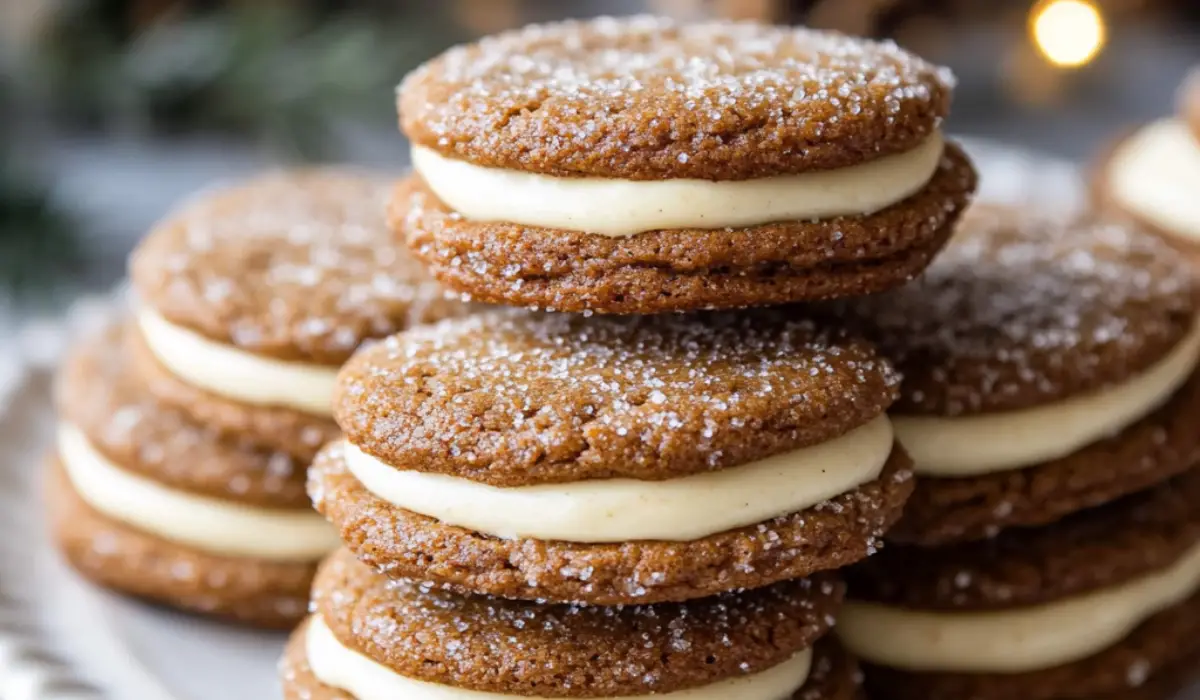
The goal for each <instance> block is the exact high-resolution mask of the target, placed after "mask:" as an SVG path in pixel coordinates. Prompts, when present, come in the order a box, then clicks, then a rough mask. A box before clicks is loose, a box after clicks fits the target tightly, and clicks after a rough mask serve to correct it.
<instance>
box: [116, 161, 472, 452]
mask: <svg viewBox="0 0 1200 700" xmlns="http://www.w3.org/2000/svg"><path fill="white" fill-rule="evenodd" d="M389 190H390V182H389V181H388V180H387V179H385V178H383V177H381V176H378V175H368V174H361V173H358V174H356V173H353V172H349V171H339V170H332V169H324V170H322V169H314V170H298V171H288V172H279V173H274V174H270V175H266V176H262V177H259V178H256V179H253V180H250V181H247V182H245V183H241V184H239V185H235V186H231V187H227V188H223V189H218V190H215V191H212V192H209V193H205V194H202V195H200V196H198V197H197V198H195V199H194V200H192V201H191V202H189V203H187V204H185V205H184V206H182V207H180V208H179V209H178V210H176V211H175V212H173V213H172V214H170V215H169V216H168V217H167V218H166V219H164V220H163V221H161V222H160V223H159V224H158V225H157V226H155V228H154V229H153V230H152V231H151V232H150V234H149V235H148V236H147V237H146V238H145V239H144V240H143V241H142V243H141V244H140V245H139V246H138V248H137V250H136V251H134V254H133V256H132V257H131V259H130V275H131V278H132V282H133V287H134V289H135V291H136V292H137V296H138V299H139V302H140V304H139V307H140V308H139V311H138V320H139V324H140V326H141V328H142V331H143V335H144V340H145V341H146V344H145V346H144V347H143V348H142V349H141V352H142V354H143V355H146V354H152V355H153V356H155V357H156V358H157V360H158V362H157V363H153V362H146V363H145V366H146V368H147V374H148V375H149V376H150V378H151V379H153V380H154V381H152V382H151V386H152V388H155V389H156V390H157V391H159V392H161V393H160V398H162V399H163V400H165V401H169V402H172V403H174V404H176V405H178V406H179V407H180V408H183V409H184V410H189V411H194V415H196V417H198V418H200V419H202V420H204V421H205V422H207V423H211V424H213V425H214V426H217V427H221V428H223V429H225V430H227V431H228V432H230V433H233V434H236V435H239V436H257V437H258V438H259V439H260V441H262V442H264V443H266V444H268V445H269V446H271V447H274V448H278V449H283V450H286V451H288V452H289V453H291V454H293V455H294V456H297V457H300V458H304V457H309V456H311V455H312V453H313V452H314V450H315V444H314V443H316V442H317V441H319V440H321V439H324V438H325V437H328V436H329V435H330V434H331V433H332V432H333V428H332V426H331V424H330V421H329V419H328V412H329V411H328V391H329V389H330V387H331V386H332V383H333V378H334V376H335V375H336V370H337V367H338V366H339V365H340V364H341V363H342V362H343V361H345V360H346V359H347V358H348V357H349V356H350V354H351V353H352V352H353V351H354V350H355V349H356V348H357V347H358V346H359V345H361V344H362V343H363V342H364V341H367V340H370V339H373V338H379V337H383V336H386V335H388V334H390V333H393V332H396V331H398V330H403V329H405V328H408V327H410V326H412V325H418V324H421V323H425V322H429V321H434V320H438V319H441V318H445V317H447V316H453V315H457V314H461V313H464V312H465V310H466V308H467V307H466V305H464V304H462V303H460V302H458V301H455V300H452V299H449V298H447V297H446V296H445V293H444V292H443V291H442V290H441V289H440V288H439V287H438V286H437V285H436V284H435V283H434V282H433V281H432V280H431V279H430V278H429V277H428V276H427V275H426V274H425V273H424V271H423V270H422V268H421V267H420V265H418V264H417V263H416V262H415V261H414V260H413V259H412V258H411V256H409V255H408V253H407V252H406V250H405V249H404V247H403V246H402V245H399V244H397V243H396V242H394V239H393V237H392V236H391V234H390V232H389V231H388V228H387V224H386V221H385V216H384V210H385V204H386V201H387V198H388V192H389ZM147 351H149V352H147ZM168 370H169V372H170V373H173V374H175V375H178V379H179V381H177V382H174V383H173V382H171V381H169V380H164V379H163V376H164V375H165V374H166V373H167V371H168ZM180 383H183V384H185V385H186V384H190V385H192V387H193V390H191V391H188V390H187V389H186V388H180V387H179V386H178V385H179V384H180ZM256 431H261V432H256Z"/></svg>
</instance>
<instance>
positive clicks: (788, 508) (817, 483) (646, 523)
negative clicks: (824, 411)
mask: <svg viewBox="0 0 1200 700" xmlns="http://www.w3.org/2000/svg"><path fill="white" fill-rule="evenodd" d="M893 442H894V438H893V434H892V426H891V423H890V422H889V421H888V419H887V417H886V416H879V417H878V418H876V419H875V420H873V421H871V422H870V423H867V424H866V425H864V426H861V427H859V428H856V429H855V430H852V431H850V432H849V433H846V434H845V435H842V436H841V437H838V438H836V439H834V440H830V441H828V442H825V443H822V444H819V445H814V446H812V447H807V448H804V449H801V450H796V451H793V452H788V453H786V454H781V455H777V456H774V457H770V458H767V459H764V460H761V461H758V462H754V463H751V464H746V465H743V466H739V467H732V468H729V469H722V470H720V471H715V472H707V473H703V474H695V475H692V476H686V477H681V478H678V479H669V480H666V481H638V480H634V479H597V480H591V481H580V482H572V483H565V484H538V485H534V486H518V487H513V488H500V487H496V486H489V485H487V484H481V483H479V482H476V481H471V480H468V479H463V478H460V477H454V476H447V475H444V474H428V473H422V472H415V471H404V470H400V469H396V468H395V467H391V466H389V465H387V464H385V463H383V462H381V461H379V460H377V459H375V458H374V457H372V456H370V455H368V454H366V453H365V452H363V451H361V450H359V449H358V448H357V447H354V446H353V445H349V444H348V445H347V446H346V464H347V467H348V468H349V470H350V471H351V473H353V474H354V476H355V477H357V478H358V480H359V481H360V482H362V484H363V486H364V487H366V488H367V490H369V491H371V492H372V493H373V494H375V495H376V496H378V497H379V498H382V499H383V500H385V501H388V502H389V503H392V504H394V505H396V506H399V507H401V508H404V509H405V510H410V511H413V512H415V513H421V514H422V515H427V516H429V517H431V518H437V519H438V520H440V521H441V522H443V523H447V524H450V525H457V526H459V527H464V528H468V529H471V530H474V531H476V532H480V533H484V534H488V535H492V536H495V537H504V538H525V537H529V538H534V539H540V540H564V541H569V542H627V541H631V540H669V541H675V542H683V541H689V540H696V539H700V538H702V537H706V536H708V535H711V534H715V533H718V532H724V531H725V530H730V529H733V528H736V527H742V526H745V525H752V524H754V523H761V522H764V521H766V520H770V519H771V518H774V517H777V516H780V515H785V514H788V513H795V512H798V511H801V510H804V509H806V508H809V507H811V506H814V505H816V504H818V503H820V502H822V501H825V500H827V499H829V498H832V497H834V496H837V495H839V494H842V493H845V492H847V491H850V490H851V489H854V488H855V487H857V486H859V485H861V484H865V483H867V482H869V481H873V480H875V479H876V478H878V476H879V473H880V472H881V471H882V470H883V466H884V464H885V463H886V462H887V460H888V456H889V455H890V454H891V452H892V445H893Z"/></svg>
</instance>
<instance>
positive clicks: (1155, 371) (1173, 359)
mask: <svg viewBox="0 0 1200 700" xmlns="http://www.w3.org/2000/svg"><path fill="white" fill-rule="evenodd" d="M1198 360H1200V321H1198V322H1197V325H1196V328H1194V329H1193V330H1192V331H1191V333H1189V334H1188V336H1187V337H1186V338H1184V339H1183V341H1182V342H1180V343H1179V345H1178V346H1177V347H1176V348H1174V349H1172V350H1171V352H1170V354H1168V355H1167V356H1166V357H1165V358H1163V359H1162V360H1160V361H1159V362H1158V364H1156V365H1154V366H1153V367H1151V368H1149V369H1148V370H1146V371H1145V372H1143V373H1141V374H1140V375H1138V376H1136V377H1134V378H1133V379H1130V380H1129V381H1127V382H1124V383H1122V384H1119V385H1117V386H1114V387H1110V388H1108V389H1105V390H1103V391H1099V392H1095V393H1091V394H1087V395H1083V396H1076V397H1072V398H1068V399H1064V400H1062V401H1056V402H1054V403H1050V404H1046V405H1043V406H1037V407H1034V408H1027V409H1023V410H1019V411H1008V412H1004V413H987V414H982V415H975V416H960V417H957V418H941V417H936V416H893V417H892V421H893V423H894V424H895V426H896V437H897V439H898V440H899V441H900V444H902V445H904V448H905V449H906V450H908V453H909V455H910V456H912V458H913V461H914V462H915V463H916V471H917V473H918V474H924V475H926V476H935V477H936V476H943V477H964V476H972V475H977V474H987V473H992V472H998V471H1005V470H1009V469H1021V468H1023V467H1028V466H1031V465H1034V464H1039V463H1042V462H1047V461H1049V460H1052V459H1058V458H1059V457H1064V456H1066V455H1069V454H1071V453H1073V452H1075V451H1077V450H1079V449H1081V448H1083V447H1085V446H1087V445H1090V444H1091V443H1093V442H1096V441H1098V440H1101V439H1103V438H1105V437H1108V436H1110V435H1113V434H1115V433H1118V432H1120V431H1121V430H1123V429H1125V428H1127V427H1128V426H1130V425H1132V424H1133V423H1135V422H1137V421H1138V420H1140V419H1141V418H1143V417H1145V416H1146V415H1147V414H1149V413H1150V412H1151V411H1153V410H1154V409H1156V408H1158V407H1159V406H1161V405H1162V404H1163V403H1165V402H1166V401H1167V400H1168V399H1170V398H1171V395H1172V394H1174V393H1175V392H1176V391H1177V390H1178V389H1179V387H1181V386H1182V385H1183V384H1184V382H1186V381H1187V379H1188V377H1190V376H1191V374H1192V372H1193V371H1194V370H1195V369H1196V365H1197V361H1198Z"/></svg>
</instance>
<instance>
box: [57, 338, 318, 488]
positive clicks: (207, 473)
mask: <svg viewBox="0 0 1200 700" xmlns="http://www.w3.org/2000/svg"><path fill="white" fill-rule="evenodd" d="M137 336H138V332H137V330H136V328H134V327H133V325H132V323H129V322H122V323H119V324H116V325H113V326H110V327H108V328H106V329H105V330H104V331H103V332H101V333H98V334H97V335H96V336H95V337H92V338H89V339H87V340H85V341H84V342H81V343H79V344H78V345H77V346H76V347H75V349H74V350H73V351H72V353H71V354H70V355H69V356H68V358H67V360H66V362H65V363H64V364H63V367H62V370H61V372H60V374H59V377H58V383H57V386H56V391H55V402H56V406H57V409H58V413H59V417H60V419H61V420H62V421H64V422H65V423H67V424H68V425H70V426H72V427H74V428H77V429H78V430H79V431H81V432H82V433H83V435H84V437H86V438H87V440H88V442H89V443H90V444H91V446H92V447H93V448H94V449H95V450H97V451H98V452H100V453H101V454H103V455H104V456H105V457H107V458H108V459H109V460H111V461H112V462H113V463H115V464H117V465H120V467H121V468H123V469H126V470H128V471H130V472H134V473H137V474H141V475H143V476H145V477H148V478H150V479H152V480H154V481H156V482H159V483H161V484H163V485H165V486H168V487H171V488H173V489H178V490H181V491H186V492H190V493H195V494H199V495H202V496H210V497H213V498H218V499H223V500H228V501H235V502H238V503H244V504H248V505H254V506H259V507H265V508H306V507H307V506H308V505H309V501H308V497H307V495H306V494H305V488H304V482H305V467H306V466H307V463H298V462H297V460H295V459H294V458H293V457H292V456H290V455H289V454H287V453H283V452H271V451H266V450H263V449H260V448H258V447H256V446H255V445H254V444H252V443H253V441H250V440H247V439H244V438H243V439H241V440H235V439H233V438H231V437H229V436H222V435H219V434H218V433H217V431H214V430H212V429H210V428H208V427H205V426H204V425H202V424H200V423H198V422H196V421H195V420H194V419H193V418H191V417H190V416H189V415H187V414H185V413H184V412H183V411H180V410H178V409H175V408H172V407H171V406H169V405H166V404H165V403H164V402H162V401H160V400H158V399H157V398H155V397H154V396H153V395H152V394H151V393H150V391H148V388H147V386H146V385H145V383H144V382H143V381H142V380H141V378H140V376H139V371H138V359H139V358H138V357H137V355H136V354H134V353H131V352H130V342H131V341H136V338H137Z"/></svg>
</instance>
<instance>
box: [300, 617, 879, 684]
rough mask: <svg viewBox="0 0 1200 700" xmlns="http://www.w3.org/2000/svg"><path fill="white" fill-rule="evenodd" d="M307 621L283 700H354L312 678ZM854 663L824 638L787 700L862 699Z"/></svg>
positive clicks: (859, 681)
mask: <svg viewBox="0 0 1200 700" xmlns="http://www.w3.org/2000/svg"><path fill="white" fill-rule="evenodd" d="M307 628H308V622H307V621H306V622H305V623H304V624H302V625H301V626H300V628H299V629H297V630H296V631H295V632H293V633H292V636H291V638H290V639H289V640H288V644H287V649H286V650H285V651H284V654H283V659H282V660H281V661H280V664H279V675H280V679H281V681H282V684H283V697H284V700H355V699H354V698H353V697H352V696H350V695H349V694H347V693H345V692H344V691H341V690H338V689H336V688H331V687H329V686H327V685H324V684H323V683H321V682H320V681H318V680H317V679H316V677H315V676H313V673H312V668H311V667H310V666H309V664H308V657H307V655H306V653H305V642H304V639H305V637H304V635H305V633H306V630H307ZM861 682H862V674H861V672H860V671H859V670H858V664H857V663H856V662H855V661H854V659H852V658H851V657H850V656H849V655H848V654H846V653H845V652H844V651H842V649H841V648H840V647H838V645H837V644H836V643H835V642H833V641H831V640H830V639H829V638H828V637H826V638H825V639H822V640H820V641H818V642H817V644H816V646H815V647H813V665H812V670H810V671H809V675H808V682H807V683H805V684H804V687H803V688H801V689H800V690H799V691H797V692H796V694H795V695H793V696H792V698H791V700H862V699H863V697H864V696H863V693H862V688H861Z"/></svg>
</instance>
